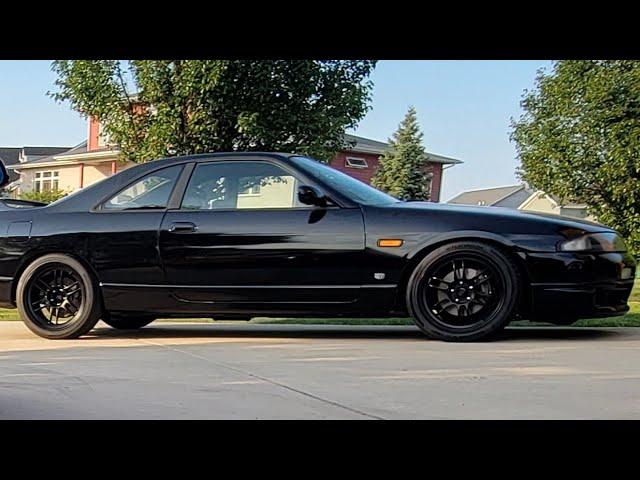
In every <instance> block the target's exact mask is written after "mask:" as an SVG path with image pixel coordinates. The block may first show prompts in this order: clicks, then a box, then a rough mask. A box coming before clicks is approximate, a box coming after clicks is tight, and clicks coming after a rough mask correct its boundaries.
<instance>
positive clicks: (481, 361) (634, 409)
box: [0, 322, 640, 419]
mask: <svg viewBox="0 0 640 480" xmlns="http://www.w3.org/2000/svg"><path fill="white" fill-rule="evenodd" d="M0 418H3V419H9V418H11V419H15V418H20V419H37V418H44V419H62V418H71V419H112V418H118V419H198V418H207V419H208V418H211V419H253V418H256V419H283V418H285V419H413V418H426V419H429V418H434V419H440V418H454V419H460V418H482V419H513V418H532V419H550V418H585V419H587V418H616V419H623V418H640V329H613V328H612V329H571V328H535V329H525V328H512V329H508V330H507V331H506V332H505V334H504V335H503V336H502V338H501V339H500V340H498V341H494V342H491V343H474V344H450V343H442V342H436V341H428V340H425V339H424V337H423V336H422V335H421V334H420V333H419V332H418V331H417V330H416V329H415V328H413V327H347V326H345V327H335V326H298V325H286V326H285V325H282V326H275V325H246V324H185V323H179V324H178V323H176V324H173V323H158V324H153V325H151V326H149V327H147V328H145V329H143V330H140V331H138V332H136V333H123V332H118V331H116V330H113V329H110V328H108V327H106V326H104V325H103V324H99V327H98V328H97V329H95V330H94V331H93V332H92V335H91V336H88V337H85V338H82V339H79V340H73V341H47V340H43V339H40V338H38V337H35V336H34V335H32V334H31V333H30V332H29V331H28V330H27V329H26V328H25V327H24V326H23V325H22V323H20V322H0Z"/></svg>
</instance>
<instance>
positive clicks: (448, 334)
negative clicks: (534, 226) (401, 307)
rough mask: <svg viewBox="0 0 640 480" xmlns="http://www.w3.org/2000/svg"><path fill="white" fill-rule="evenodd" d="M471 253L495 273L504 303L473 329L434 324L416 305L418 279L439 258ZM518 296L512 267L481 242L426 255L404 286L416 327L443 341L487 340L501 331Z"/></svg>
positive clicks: (457, 244)
mask: <svg viewBox="0 0 640 480" xmlns="http://www.w3.org/2000/svg"><path fill="white" fill-rule="evenodd" d="M457 253H460V254H464V253H467V254H468V253H472V254H475V255H481V256H483V257H484V258H485V259H486V260H487V261H489V262H490V263H491V264H492V265H493V266H494V267H495V268H496V269H497V271H498V272H499V274H500V275H501V277H502V281H503V283H504V297H505V298H504V301H503V305H502V306H501V308H500V310H499V311H498V312H496V313H495V314H494V316H493V318H491V320H490V321H488V322H486V323H482V324H481V325H478V326H477V327H476V328H470V329H464V328H461V329H457V328H447V327H446V326H444V325H442V324H440V323H438V322H436V321H435V320H434V319H433V318H432V316H431V313H430V312H423V311H422V309H421V308H420V307H419V306H418V305H419V303H418V302H419V300H418V296H419V295H422V294H423V288H422V287H421V282H420V281H421V279H422V278H423V277H424V275H425V273H426V272H427V271H428V270H429V268H430V267H431V266H432V265H433V264H434V263H435V262H437V261H438V260H440V259H441V258H442V257H444V256H446V255H450V254H457ZM520 294H521V285H520V278H519V275H518V269H517V267H516V265H514V264H513V262H512V261H511V260H510V259H509V258H508V257H507V256H506V255H505V254H504V253H502V252H501V251H500V250H498V249H497V248H495V247H493V246H491V245H488V244H485V243H481V242H472V241H468V242H455V243H450V244H446V245H443V246H441V247H438V248H436V249H435V250H433V251H432V252H430V253H428V254H427V255H426V256H425V258H424V259H422V261H421V262H420V263H419V264H418V266H417V267H416V269H415V270H414V272H413V273H412V274H411V277H410V279H409V282H408V285H407V292H406V302H407V308H408V310H409V313H410V314H411V316H412V317H413V319H414V322H415V323H416V325H417V326H418V327H419V328H420V330H422V332H424V333H425V334H426V335H427V336H428V337H430V338H434V339H439V340H445V341H457V342H461V341H478V340H486V339H489V338H490V337H491V336H492V335H494V334H495V333H497V332H498V331H500V330H501V329H502V328H504V327H505V326H506V325H507V324H508V323H509V322H510V321H511V319H512V317H513V314H514V312H515V310H516V307H517V305H518V302H519V298H520Z"/></svg>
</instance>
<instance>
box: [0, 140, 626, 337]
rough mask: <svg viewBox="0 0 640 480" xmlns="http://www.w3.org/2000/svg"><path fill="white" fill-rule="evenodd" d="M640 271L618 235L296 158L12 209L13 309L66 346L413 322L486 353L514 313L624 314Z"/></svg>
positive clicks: (168, 175)
mask: <svg viewBox="0 0 640 480" xmlns="http://www.w3.org/2000/svg"><path fill="white" fill-rule="evenodd" d="M2 170H3V171H2V172H0V175H2V176H3V177H4V180H5V182H6V171H4V169H2ZM635 269H636V265H635V262H634V259H633V258H632V256H631V255H630V254H629V253H628V252H627V248H626V246H625V244H624V241H623V240H622V238H621V237H620V236H619V235H618V234H617V233H616V232H615V231H613V230H611V229H610V228H608V227H605V226H603V225H599V224H596V223H588V222H583V221H578V220H573V219H569V218H563V217H558V216H545V215H538V214H525V213H521V212H518V211H512V210H506V209H499V208H490V207H459V206H455V207H454V206H448V205H438V204H434V203H426V202H401V201H398V200H396V199H395V198H393V197H390V196H388V195H386V194H384V193H382V192H380V191H378V190H376V189H374V188H372V187H370V186H368V185H365V184H364V183H361V182H359V181H357V180H354V179H353V178H351V177H349V176H348V175H345V174H343V173H341V172H339V171H336V170H334V169H332V168H330V167H328V166H325V165H323V164H321V163H318V162H316V161H314V160H311V159H309V158H305V157H301V156H296V155H290V154H280V153H216V154H204V155H193V156H185V157H175V158H169V159H163V160H158V161H155V162H150V163H146V164H142V165H139V166H136V167H134V168H130V169H127V170H124V171H123V172H121V173H119V174H117V175H114V176H112V177H109V178H107V179H104V180H102V181H100V182H98V183H96V184H94V185H91V186H90V187H87V188H85V189H83V190H80V191H78V192H76V193H74V194H72V195H69V196H67V197H65V198H63V199H61V200H58V201H56V202H54V203H52V204H50V205H47V206H41V205H38V204H37V203H35V204H26V203H24V202H22V203H21V202H17V203H16V202H10V201H9V202H4V203H3V208H2V209H0V304H1V305H2V306H5V307H17V308H18V310H19V312H20V315H21V317H22V319H23V320H24V322H25V323H26V325H27V326H28V327H29V328H30V329H31V330H32V331H33V332H35V333H36V334H38V335H40V336H43V337H46V338H53V339H61V338H74V337H78V336H80V335H83V334H86V333H87V332H89V331H90V330H91V329H92V328H93V327H94V325H95V324H96V322H97V321H98V320H99V319H102V320H104V321H105V322H106V323H107V324H109V325H111V326H113V327H115V328H140V327H143V326H144V325H147V324H148V323H150V322H152V321H153V320H154V318H157V317H160V316H162V317H180V316H182V317H192V316H203V315H204V316H211V317H213V318H216V319H248V318H251V317H252V316H258V315H260V316H298V317H303V316H332V317H335V316H349V317H354V316H360V317H382V316H406V315H410V316H412V317H413V318H414V319H415V322H416V324H417V325H418V327H420V329H421V330H422V331H423V332H424V333H426V334H427V335H428V336H429V337H431V338H437V339H442V340H452V341H472V340H480V339H485V338H488V337H490V336H491V335H492V334H495V333H496V332H497V331H499V330H500V329H502V328H503V327H504V326H505V325H506V324H507V323H509V321H510V320H512V319H514V318H526V319H534V320H536V319H542V320H544V321H548V322H553V323H558V324H569V323H572V322H574V321H575V320H576V319H578V318H581V317H583V318H584V317H596V316H612V315H621V314H623V313H624V312H626V311H627V310H628V306H627V299H628V297H629V294H630V292H631V288H632V285H633V278H634V275H635Z"/></svg>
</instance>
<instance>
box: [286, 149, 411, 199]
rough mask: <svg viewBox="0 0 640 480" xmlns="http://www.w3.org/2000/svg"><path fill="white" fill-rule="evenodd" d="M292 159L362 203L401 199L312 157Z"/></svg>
mask: <svg viewBox="0 0 640 480" xmlns="http://www.w3.org/2000/svg"><path fill="white" fill-rule="evenodd" d="M290 160H291V161H292V162H293V163H294V165H295V166H296V167H298V168H299V169H300V170H302V171H303V172H305V173H308V174H309V175H310V176H312V177H315V178H318V179H319V180H320V181H322V182H324V183H327V184H329V185H331V187H332V188H334V189H335V190H337V191H338V192H340V193H341V194H342V195H344V196H345V197H347V198H349V199H351V200H353V201H354V202H356V203H359V204H361V205H386V204H389V203H397V202H399V201H400V200H398V199H397V198H395V197H392V196H391V195H387V194H386V193H384V192H381V191H380V190H377V189H375V188H373V187H371V186H369V185H367V184H366V183H363V182H361V181H360V180H356V179H355V178H353V177H350V176H349V175H347V174H346V173H342V172H340V171H339V170H336V169H335V168H331V167H329V166H327V165H324V164H322V163H320V162H317V161H315V160H312V159H310V158H306V157H291V158H290Z"/></svg>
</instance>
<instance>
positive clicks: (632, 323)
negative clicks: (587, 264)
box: [0, 279, 640, 327]
mask: <svg viewBox="0 0 640 480" xmlns="http://www.w3.org/2000/svg"><path fill="white" fill-rule="evenodd" d="M629 305H630V306H631V310H630V311H629V312H628V313H627V314H626V315H624V316H622V317H610V318H594V319H585V320H579V321H578V322H576V323H574V324H573V326H574V327H640V279H639V280H636V283H635V285H634V288H633V291H632V292H631V297H630V298H629ZM2 320H19V318H18V311H17V310H15V309H6V308H0V321H2ZM161 321H162V320H161ZM166 321H172V322H175V321H201V322H210V321H211V320H210V319H206V318H193V319H168V320H166ZM250 323H254V324H305V325H413V321H412V320H411V319H410V318H263V317H256V318H254V319H252V320H251V322H250ZM512 325H517V326H526V325H546V324H543V323H535V324H533V323H530V322H527V321H518V322H513V324H512Z"/></svg>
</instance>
